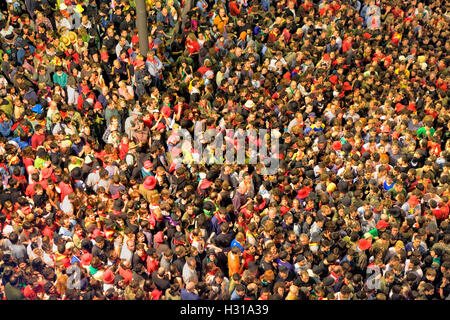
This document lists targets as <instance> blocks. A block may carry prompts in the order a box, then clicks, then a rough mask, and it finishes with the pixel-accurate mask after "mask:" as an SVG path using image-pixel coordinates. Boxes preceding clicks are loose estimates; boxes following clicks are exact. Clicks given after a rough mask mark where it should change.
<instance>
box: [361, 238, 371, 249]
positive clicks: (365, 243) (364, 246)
mask: <svg viewBox="0 0 450 320" xmlns="http://www.w3.org/2000/svg"><path fill="white" fill-rule="evenodd" d="M370 247H372V242H371V241H370V240H366V239H361V240H359V242H358V248H359V249H360V250H362V251H364V250H367V249H370Z"/></svg>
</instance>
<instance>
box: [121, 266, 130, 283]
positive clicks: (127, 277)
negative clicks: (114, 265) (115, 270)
mask: <svg viewBox="0 0 450 320" xmlns="http://www.w3.org/2000/svg"><path fill="white" fill-rule="evenodd" d="M119 274H120V275H121V276H122V277H123V280H124V281H125V283H129V282H130V281H131V280H133V272H132V271H131V270H130V269H123V268H119Z"/></svg>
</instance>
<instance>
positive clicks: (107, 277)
mask: <svg viewBox="0 0 450 320" xmlns="http://www.w3.org/2000/svg"><path fill="white" fill-rule="evenodd" d="M114 278H115V277H114V273H113V272H112V271H111V270H110V269H106V271H105V272H103V282H104V283H106V284H111V283H114Z"/></svg>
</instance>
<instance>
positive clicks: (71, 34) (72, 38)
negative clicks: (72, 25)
mask: <svg viewBox="0 0 450 320" xmlns="http://www.w3.org/2000/svg"><path fill="white" fill-rule="evenodd" d="M67 37H68V38H69V40H70V42H71V43H72V44H73V43H75V42H77V38H78V36H77V34H76V33H75V32H73V31H69V33H68V34H67Z"/></svg>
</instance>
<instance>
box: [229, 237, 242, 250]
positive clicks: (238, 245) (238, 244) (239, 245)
mask: <svg viewBox="0 0 450 320" xmlns="http://www.w3.org/2000/svg"><path fill="white" fill-rule="evenodd" d="M233 247H238V248H239V249H241V253H243V252H244V247H243V246H242V245H241V244H240V243H239V242H237V240H236V239H234V240H233V241H231V248H233Z"/></svg>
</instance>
